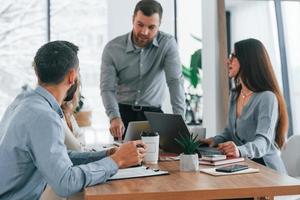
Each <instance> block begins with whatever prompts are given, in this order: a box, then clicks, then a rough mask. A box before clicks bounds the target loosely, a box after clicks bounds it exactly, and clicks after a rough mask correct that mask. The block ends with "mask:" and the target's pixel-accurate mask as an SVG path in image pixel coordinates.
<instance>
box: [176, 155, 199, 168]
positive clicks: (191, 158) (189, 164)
mask: <svg viewBox="0 0 300 200" xmlns="http://www.w3.org/2000/svg"><path fill="white" fill-rule="evenodd" d="M180 170H181V171H199V157H198V154H192V155H186V154H183V153H182V154H180Z"/></svg>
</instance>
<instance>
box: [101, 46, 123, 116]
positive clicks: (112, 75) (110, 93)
mask: <svg viewBox="0 0 300 200" xmlns="http://www.w3.org/2000/svg"><path fill="white" fill-rule="evenodd" d="M111 51H112V50H111V48H110V46H109V44H108V45H107V46H106V47H105V48H104V51H103V54H102V63H101V73H100V90H101V97H102V102H103V105H104V107H105V111H106V114H107V116H108V117H109V119H110V120H111V119H113V118H115V117H120V112H119V106H118V101H117V98H116V81H117V72H116V69H115V67H114V64H113V59H112V53H113V52H111Z"/></svg>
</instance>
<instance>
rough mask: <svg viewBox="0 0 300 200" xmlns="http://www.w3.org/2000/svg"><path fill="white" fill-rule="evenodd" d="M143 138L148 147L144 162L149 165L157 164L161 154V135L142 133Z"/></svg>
mask: <svg viewBox="0 0 300 200" xmlns="http://www.w3.org/2000/svg"><path fill="white" fill-rule="evenodd" d="M141 138H142V141H143V142H144V143H146V145H147V151H146V154H145V157H144V162H145V163H147V164H157V162H158V153H159V135H158V133H156V132H142V133H141Z"/></svg>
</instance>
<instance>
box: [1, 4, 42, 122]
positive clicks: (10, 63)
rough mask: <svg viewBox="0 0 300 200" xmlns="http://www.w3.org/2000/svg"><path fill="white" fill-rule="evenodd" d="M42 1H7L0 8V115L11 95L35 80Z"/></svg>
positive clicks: (39, 42)
mask: <svg viewBox="0 0 300 200" xmlns="http://www.w3.org/2000/svg"><path fill="white" fill-rule="evenodd" d="M46 17H47V16H46V2H44V1H38V0H34V1H30V2H28V1H25V0H17V1H13V0H9V1H1V7H0V27H1V30H0V60H1V62H0V82H1V85H0V99H1V104H0V117H2V115H3V114H4V111H5V110H6V107H7V106H8V105H9V104H10V103H11V101H12V100H13V99H14V97H15V96H16V95H17V94H18V93H19V92H20V91H21V88H22V86H24V85H26V84H28V85H29V86H31V87H33V86H34V83H35V82H36V78H35V75H34V70H33V68H32V61H33V56H34V55H35V52H36V50H37V49H38V48H39V47H40V46H41V45H42V44H44V43H45V42H46V40H47V38H46V30H47V28H46Z"/></svg>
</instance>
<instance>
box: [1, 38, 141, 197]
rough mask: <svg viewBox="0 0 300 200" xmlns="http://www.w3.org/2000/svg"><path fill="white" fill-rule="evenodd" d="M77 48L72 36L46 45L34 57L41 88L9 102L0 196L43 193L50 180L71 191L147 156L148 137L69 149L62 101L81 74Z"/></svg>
mask: <svg viewBox="0 0 300 200" xmlns="http://www.w3.org/2000/svg"><path fill="white" fill-rule="evenodd" d="M77 50H78V47H77V46H75V45H73V44H72V43H69V42H66V41H54V42H50V43H47V44H45V45H43V46H42V47H41V48H40V49H39V50H38V52H37V53H36V56H35V57H34V69H35V73H36V75H37V79H38V86H37V88H36V89H35V90H30V91H26V92H24V93H21V94H20V95H18V96H17V97H16V99H15V100H14V101H13V102H12V104H11V105H10V106H9V107H8V108H7V110H6V112H5V114H4V116H3V118H2V120H1V122H0V177H1V178H0V199H2V200H6V199H7V200H8V199H16V200H18V199H32V200H37V199H40V196H41V194H42V192H43V190H44V188H45V185H46V183H48V184H49V185H50V186H51V187H52V188H53V189H54V191H55V192H56V193H57V194H58V195H59V196H63V197H67V196H70V195H72V194H74V193H76V192H79V191H81V190H82V189H83V188H85V187H87V186H90V185H95V184H98V183H103V182H105V181H106V180H107V179H108V178H109V177H111V176H112V175H114V174H115V173H116V172H117V171H118V168H123V167H128V166H132V165H136V164H138V163H140V162H141V161H142V159H143V157H144V152H145V149H144V148H137V145H138V146H141V145H142V146H143V145H144V143H143V142H142V141H133V142H130V143H126V144H124V145H121V147H120V148H119V149H118V150H116V151H111V150H110V151H103V152H83V153H80V152H69V153H68V152H67V149H66V146H65V145H64V139H65V136H64V127H63V124H62V118H63V112H62V110H61V108H60V106H61V104H62V102H63V100H64V98H65V97H66V94H67V91H68V90H69V89H70V88H71V86H72V85H73V84H74V83H75V81H76V79H77V77H78V73H79V61H78V57H77V54H76V52H77Z"/></svg>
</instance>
